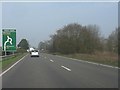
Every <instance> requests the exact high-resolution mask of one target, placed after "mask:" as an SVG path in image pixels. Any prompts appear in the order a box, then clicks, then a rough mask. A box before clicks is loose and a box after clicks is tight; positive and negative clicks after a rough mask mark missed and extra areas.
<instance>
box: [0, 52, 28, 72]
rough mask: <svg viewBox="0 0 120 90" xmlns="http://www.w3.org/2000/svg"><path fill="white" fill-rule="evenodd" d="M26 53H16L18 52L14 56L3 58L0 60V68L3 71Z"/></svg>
mask: <svg viewBox="0 0 120 90" xmlns="http://www.w3.org/2000/svg"><path fill="white" fill-rule="evenodd" d="M26 54H27V53H18V54H15V55H14V56H10V57H7V58H4V59H3V60H2V61H0V69H1V70H3V71H4V70H5V69H7V68H9V67H10V66H11V65H12V64H14V63H15V62H17V61H18V60H19V59H21V58H22V57H23V56H25V55H26Z"/></svg>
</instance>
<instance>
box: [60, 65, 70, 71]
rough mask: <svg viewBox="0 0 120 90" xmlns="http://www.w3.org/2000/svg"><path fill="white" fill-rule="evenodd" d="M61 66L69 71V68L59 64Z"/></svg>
mask: <svg viewBox="0 0 120 90" xmlns="http://www.w3.org/2000/svg"><path fill="white" fill-rule="evenodd" d="M61 67H62V68H64V69H66V70H68V71H71V69H69V68H67V67H65V66H61Z"/></svg>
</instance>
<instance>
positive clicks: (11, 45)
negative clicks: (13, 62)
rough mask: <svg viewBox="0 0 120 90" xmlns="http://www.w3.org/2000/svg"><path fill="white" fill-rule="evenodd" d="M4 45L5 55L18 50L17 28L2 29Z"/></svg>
mask: <svg viewBox="0 0 120 90" xmlns="http://www.w3.org/2000/svg"><path fill="white" fill-rule="evenodd" d="M2 46H3V51H4V52H5V55H6V52H7V51H9V52H13V53H14V52H15V51H16V29H2Z"/></svg>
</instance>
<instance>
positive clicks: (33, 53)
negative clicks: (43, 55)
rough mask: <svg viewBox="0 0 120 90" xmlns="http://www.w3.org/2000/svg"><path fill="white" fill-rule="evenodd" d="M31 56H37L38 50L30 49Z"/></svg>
mask: <svg viewBox="0 0 120 90" xmlns="http://www.w3.org/2000/svg"><path fill="white" fill-rule="evenodd" d="M31 57H39V51H38V50H32V51H31Z"/></svg>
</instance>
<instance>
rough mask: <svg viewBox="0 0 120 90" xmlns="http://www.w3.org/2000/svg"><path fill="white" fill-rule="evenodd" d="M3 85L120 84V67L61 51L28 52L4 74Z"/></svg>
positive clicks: (64, 86)
mask: <svg viewBox="0 0 120 90" xmlns="http://www.w3.org/2000/svg"><path fill="white" fill-rule="evenodd" d="M2 86H3V88H117V87H118V70H117V69H115V68H110V67H104V66H99V65H95V64H90V63H84V62H80V61H77V60H71V59H68V58H64V57H59V56H57V55H50V54H45V53H40V57H30V55H27V56H26V57H25V58H24V59H23V60H22V61H20V62H19V63H18V64H17V65H15V66H14V67H13V68H12V69H10V70H9V71H8V72H7V73H5V74H4V75H3V76H2Z"/></svg>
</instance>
